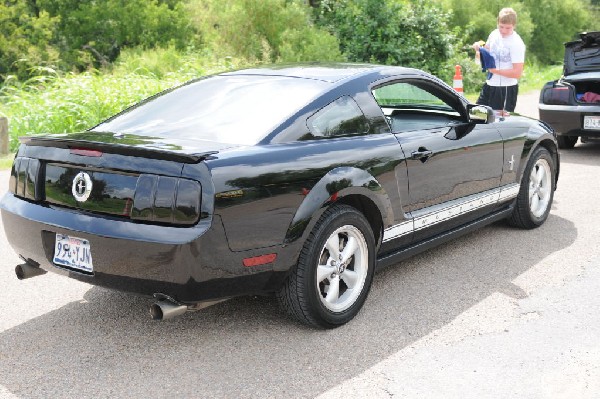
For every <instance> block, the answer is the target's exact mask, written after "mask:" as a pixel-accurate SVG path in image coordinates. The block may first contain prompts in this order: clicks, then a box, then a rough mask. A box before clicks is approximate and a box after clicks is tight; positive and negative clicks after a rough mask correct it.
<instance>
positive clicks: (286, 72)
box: [220, 63, 413, 83]
mask: <svg viewBox="0 0 600 399" xmlns="http://www.w3.org/2000/svg"><path fill="white" fill-rule="evenodd" d="M410 71H413V70H412V69H410V68H403V67H393V66H385V65H370V64H352V63H333V64H321V63H309V64H282V65H268V66H264V67H258V68H250V69H241V70H238V71H233V72H225V73H221V74H220V75H221V76H236V75H257V76H286V77H292V78H302V79H313V80H321V81H325V82H330V83H336V82H339V81H341V80H344V79H348V78H351V77H354V78H355V77H358V76H364V75H368V74H372V73H380V74H383V75H390V74H392V75H393V74H402V73H407V72H410Z"/></svg>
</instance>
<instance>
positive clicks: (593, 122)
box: [583, 115, 600, 130]
mask: <svg viewBox="0 0 600 399" xmlns="http://www.w3.org/2000/svg"><path fill="white" fill-rule="evenodd" d="M583 128H584V129H594V130H600V116H590V115H586V116H584V117H583Z"/></svg>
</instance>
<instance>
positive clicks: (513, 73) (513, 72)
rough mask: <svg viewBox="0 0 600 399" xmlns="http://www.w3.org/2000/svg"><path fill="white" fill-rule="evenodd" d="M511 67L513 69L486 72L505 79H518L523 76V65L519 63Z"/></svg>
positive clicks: (492, 69) (494, 69) (491, 69)
mask: <svg viewBox="0 0 600 399" xmlns="http://www.w3.org/2000/svg"><path fill="white" fill-rule="evenodd" d="M512 66H513V67H512V68H511V69H496V68H490V69H488V71H489V72H491V73H493V74H494V75H500V76H504V77H505V78H514V79H519V78H520V77H521V75H523V68H524V66H525V63H524V62H521V63H519V64H512Z"/></svg>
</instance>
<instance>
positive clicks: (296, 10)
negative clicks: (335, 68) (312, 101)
mask: <svg viewBox="0 0 600 399" xmlns="http://www.w3.org/2000/svg"><path fill="white" fill-rule="evenodd" d="M188 9H189V12H190V14H191V15H192V19H193V21H194V24H195V27H196V28H197V29H198V31H199V36H200V38H201V43H202V46H203V47H204V48H206V49H208V50H209V51H210V52H212V53H214V54H216V55H218V56H233V57H241V58H245V59H247V60H249V61H251V62H275V61H309V60H313V61H315V60H320V61H332V60H340V59H342V56H341V54H340V51H339V46H338V43H337V40H336V38H335V37H333V36H331V35H329V33H327V32H326V31H324V30H321V29H319V28H317V27H315V26H314V25H313V24H312V22H311V20H310V13H309V12H308V11H309V10H308V7H306V5H304V4H303V3H301V2H290V1H286V0H191V1H190V3H189V7H188Z"/></svg>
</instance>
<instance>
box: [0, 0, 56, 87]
mask: <svg viewBox="0 0 600 399" xmlns="http://www.w3.org/2000/svg"><path fill="white" fill-rule="evenodd" d="M57 22H58V19H57V18H53V17H50V15H49V14H48V13H47V12H39V13H38V14H37V15H34V14H33V13H32V11H31V9H30V7H29V5H28V4H27V3H26V2H25V1H20V0H11V1H4V2H0V76H2V75H7V74H9V73H10V74H15V75H17V76H19V77H25V76H27V75H28V73H29V70H30V69H31V68H32V67H35V66H41V65H48V64H54V63H56V62H57V61H58V52H57V51H56V49H54V48H53V47H52V45H51V39H52V32H53V30H54V29H55V26H56V24H57ZM1 81H2V79H1V78H0V82H1Z"/></svg>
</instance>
